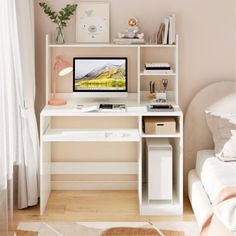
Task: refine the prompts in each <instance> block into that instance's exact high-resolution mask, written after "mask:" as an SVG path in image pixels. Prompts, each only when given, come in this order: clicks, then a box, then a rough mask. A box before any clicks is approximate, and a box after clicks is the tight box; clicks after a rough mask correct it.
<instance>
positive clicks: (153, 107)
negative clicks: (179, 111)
mask: <svg viewBox="0 0 236 236" xmlns="http://www.w3.org/2000/svg"><path fill="white" fill-rule="evenodd" d="M147 110H148V111H153V112H155V111H160V112H169V111H174V107H173V106H172V105H171V104H160V103H159V104H148V105H147Z"/></svg>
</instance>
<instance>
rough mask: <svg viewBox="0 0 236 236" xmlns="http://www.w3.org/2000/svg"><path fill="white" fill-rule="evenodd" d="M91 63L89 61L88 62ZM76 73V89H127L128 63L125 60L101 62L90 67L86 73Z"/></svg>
mask: <svg viewBox="0 0 236 236" xmlns="http://www.w3.org/2000/svg"><path fill="white" fill-rule="evenodd" d="M87 63H88V64H89V61H88V62H87ZM79 66H82V65H79V63H78V65H77V68H78V71H77V72H76V73H75V89H76V90H81V89H84V90H86V89H88V90H89V89H98V90H99V89H101V90H116V89H117V90H119V91H125V90H126V65H125V61H124V60H123V61H122V62H121V61H119V63H115V62H114V63H113V62H112V61H104V62H101V61H100V62H99V63H98V64H97V65H96V66H94V67H91V66H90V67H89V66H88V68H87V70H86V73H85V74H84V73H81V72H79Z"/></svg>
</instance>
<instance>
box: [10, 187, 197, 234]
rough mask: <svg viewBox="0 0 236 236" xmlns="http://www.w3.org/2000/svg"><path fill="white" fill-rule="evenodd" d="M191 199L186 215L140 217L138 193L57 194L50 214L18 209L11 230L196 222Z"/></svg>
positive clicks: (93, 192)
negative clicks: (24, 225)
mask: <svg viewBox="0 0 236 236" xmlns="http://www.w3.org/2000/svg"><path fill="white" fill-rule="evenodd" d="M194 220H195V218H194V215H193V212H192V209H191V206H190V204H189V201H188V199H185V201H184V214H183V216H155V217H153V216H140V215H139V210H138V195H137V191H53V192H52V193H51V195H50V198H49V201H48V205H47V209H46V212H45V214H44V215H43V216H40V215H39V206H36V207H30V208H27V209H25V210H16V211H15V212H14V219H13V222H12V223H11V225H10V230H11V231H13V230H15V228H16V226H17V224H18V223H19V222H23V221H87V222H88V221H89V222H91V221H142V222H149V221H151V222H156V221H194Z"/></svg>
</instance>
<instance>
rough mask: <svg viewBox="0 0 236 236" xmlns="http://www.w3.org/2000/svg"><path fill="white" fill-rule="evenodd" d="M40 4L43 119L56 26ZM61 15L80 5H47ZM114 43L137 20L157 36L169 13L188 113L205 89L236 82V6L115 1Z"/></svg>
mask: <svg viewBox="0 0 236 236" xmlns="http://www.w3.org/2000/svg"><path fill="white" fill-rule="evenodd" d="M38 2H39V1H38V0H37V1H35V19H36V22H35V24H36V62H37V64H36V72H37V103H36V106H37V113H39V111H40V110H41V109H42V107H43V104H44V102H45V101H44V91H45V90H44V88H45V85H44V83H45V82H44V75H45V34H46V33H49V32H51V33H53V32H54V30H55V25H54V24H53V23H51V22H50V20H49V19H48V17H47V16H46V15H45V14H44V13H43V11H42V9H41V8H40V7H39V6H38ZM47 2H48V3H49V4H50V5H51V6H52V8H53V9H55V10H58V9H60V8H61V7H63V6H65V5H66V4H67V3H73V2H76V1H69V0H60V1H58V0H50V1H47ZM110 5H111V6H110V8H111V38H113V37H114V36H115V35H116V33H117V32H118V31H122V30H123V29H125V28H126V27H127V20H128V19H129V17H131V16H136V17H137V18H138V19H139V22H140V26H141V29H142V30H143V31H144V32H145V34H146V35H148V36H153V34H154V33H155V32H156V31H157V29H158V27H159V24H160V22H161V21H162V20H163V18H164V17H165V16H166V15H168V14H169V13H172V12H175V13H176V16H177V33H178V34H179V36H180V105H181V107H182V109H183V110H185V109H186V107H187V105H188V103H189V102H190V100H191V99H192V97H193V96H194V94H195V93H196V92H197V91H198V90H199V89H201V88H203V87H204V86H205V85H207V84H209V83H211V82H213V81H218V80H226V79H234V77H235V69H234V67H235V51H236V50H235V28H236V27H235V26H236V24H235V0H227V1H222V0H206V1H199V0H178V1H176V0H146V1H143V0H110ZM74 39H75V17H72V19H71V21H70V23H69V25H68V27H67V28H66V40H67V41H74Z"/></svg>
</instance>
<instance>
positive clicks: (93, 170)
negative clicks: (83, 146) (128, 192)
mask: <svg viewBox="0 0 236 236" xmlns="http://www.w3.org/2000/svg"><path fill="white" fill-rule="evenodd" d="M137 171H138V167H137V162H52V163H51V173H52V174H53V175H66V174H69V175H100V174H103V175H107V174H108V175H122V174H125V175H128V174H129V175H137V174H138V173H137Z"/></svg>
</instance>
